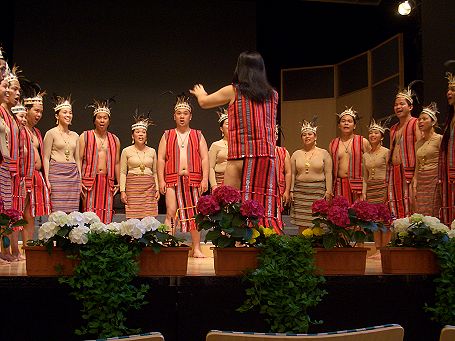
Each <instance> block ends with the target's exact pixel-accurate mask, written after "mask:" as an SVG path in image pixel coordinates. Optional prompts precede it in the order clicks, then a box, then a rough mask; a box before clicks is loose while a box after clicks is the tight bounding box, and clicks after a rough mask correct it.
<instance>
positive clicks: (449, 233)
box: [447, 229, 455, 238]
mask: <svg viewBox="0 0 455 341" xmlns="http://www.w3.org/2000/svg"><path fill="white" fill-rule="evenodd" d="M447 235H448V236H449V238H453V237H455V229H453V230H449V232H447Z"/></svg>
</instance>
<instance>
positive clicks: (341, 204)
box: [331, 195, 349, 208]
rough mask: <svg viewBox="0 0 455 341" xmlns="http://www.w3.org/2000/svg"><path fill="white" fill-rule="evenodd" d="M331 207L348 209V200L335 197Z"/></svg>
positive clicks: (338, 196) (339, 196)
mask: <svg viewBox="0 0 455 341" xmlns="http://www.w3.org/2000/svg"><path fill="white" fill-rule="evenodd" d="M331 206H338V207H342V208H348V207H349V202H348V199H346V198H345V197H343V196H341V195H337V196H336V197H334V198H333V199H332V203H331Z"/></svg>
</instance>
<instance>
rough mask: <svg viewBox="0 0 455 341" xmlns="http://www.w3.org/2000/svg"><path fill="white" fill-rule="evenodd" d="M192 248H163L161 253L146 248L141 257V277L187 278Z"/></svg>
mask: <svg viewBox="0 0 455 341" xmlns="http://www.w3.org/2000/svg"><path fill="white" fill-rule="evenodd" d="M190 249H191V248H190V247H186V246H182V247H162V248H161V249H160V252H159V253H155V252H154V251H153V250H152V249H151V248H148V247H147V248H144V249H143V250H142V252H141V255H140V256H139V276H144V277H146V276H185V275H186V271H187V269H188V253H189V251H190Z"/></svg>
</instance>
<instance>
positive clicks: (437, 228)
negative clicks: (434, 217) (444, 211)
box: [430, 223, 449, 234]
mask: <svg viewBox="0 0 455 341" xmlns="http://www.w3.org/2000/svg"><path fill="white" fill-rule="evenodd" d="M430 230H431V233H433V234H436V233H448V232H449V228H448V227H447V226H445V225H444V224H442V223H437V224H433V225H430Z"/></svg>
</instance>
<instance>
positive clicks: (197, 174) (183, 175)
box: [157, 94, 209, 258]
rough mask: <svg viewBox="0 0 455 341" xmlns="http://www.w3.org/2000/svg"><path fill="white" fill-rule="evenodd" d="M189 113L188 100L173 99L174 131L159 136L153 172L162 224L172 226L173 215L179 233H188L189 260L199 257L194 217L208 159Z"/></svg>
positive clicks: (205, 182) (206, 178)
mask: <svg viewBox="0 0 455 341" xmlns="http://www.w3.org/2000/svg"><path fill="white" fill-rule="evenodd" d="M191 112H192V108H191V105H190V102H189V97H187V96H186V95H184V94H183V95H181V96H177V102H176V104H175V106H174V120H175V123H176V128H175V129H170V130H166V131H165V132H164V134H163V136H162V137H161V140H160V144H159V147H158V164H157V171H158V182H159V188H160V192H161V194H163V195H165V198H166V220H165V224H166V225H168V226H173V224H172V221H173V220H174V219H175V217H176V216H177V217H178V219H177V223H178V224H180V227H181V229H182V231H183V232H187V231H189V232H190V233H191V239H192V244H193V257H196V258H203V257H205V256H204V254H203V253H202V251H201V247H200V239H201V236H200V233H199V231H198V230H197V226H196V221H195V215H196V213H197V212H196V205H197V202H198V200H199V197H200V196H201V194H202V193H204V192H205V191H207V189H208V177H209V156H208V149H207V142H206V141H205V138H204V136H203V135H202V133H201V131H200V130H195V129H191V128H190V121H191V118H192V113H191Z"/></svg>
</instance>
